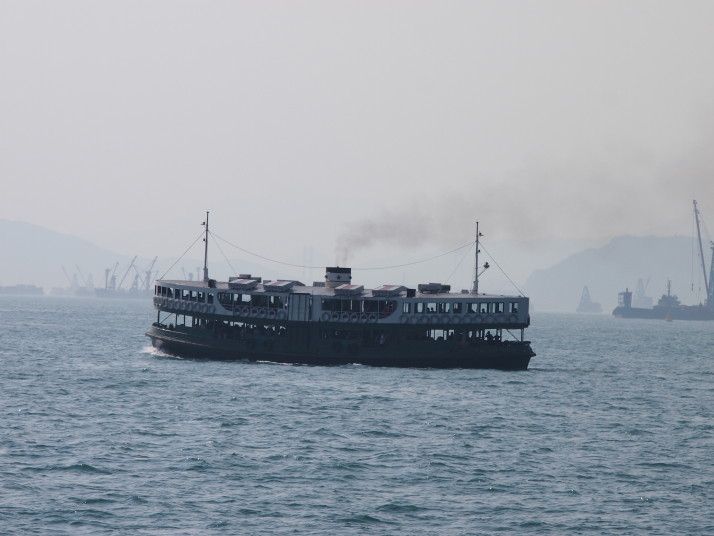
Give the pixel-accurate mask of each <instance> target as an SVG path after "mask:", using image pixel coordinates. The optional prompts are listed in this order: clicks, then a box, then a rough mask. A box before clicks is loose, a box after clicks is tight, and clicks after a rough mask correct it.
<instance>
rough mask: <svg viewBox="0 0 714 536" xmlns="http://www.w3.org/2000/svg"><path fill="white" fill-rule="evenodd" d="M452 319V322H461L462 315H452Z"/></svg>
mask: <svg viewBox="0 0 714 536" xmlns="http://www.w3.org/2000/svg"><path fill="white" fill-rule="evenodd" d="M450 320H451V323H452V324H461V317H460V316H456V315H454V316H452V317H451V319H450Z"/></svg>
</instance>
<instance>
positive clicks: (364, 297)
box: [146, 214, 535, 370]
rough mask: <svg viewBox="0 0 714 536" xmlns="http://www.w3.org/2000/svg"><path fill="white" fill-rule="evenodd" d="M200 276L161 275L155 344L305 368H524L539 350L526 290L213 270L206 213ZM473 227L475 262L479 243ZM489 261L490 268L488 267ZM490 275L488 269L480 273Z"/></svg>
mask: <svg viewBox="0 0 714 536" xmlns="http://www.w3.org/2000/svg"><path fill="white" fill-rule="evenodd" d="M206 216H207V217H206V221H205V222H204V225H205V228H206V231H205V232H206V235H205V239H204V242H205V248H206V250H205V255H204V268H203V273H204V278H203V281H183V280H158V281H156V282H155V286H154V296H153V303H154V307H155V309H156V311H157V317H156V321H155V322H154V323H153V324H152V326H151V328H150V329H149V331H148V332H147V334H146V335H147V336H148V337H149V338H150V339H151V342H152V345H153V346H154V347H155V348H157V349H159V350H161V351H163V352H166V353H168V354H171V355H175V356H179V357H185V358H194V359H217V360H249V361H267V362H277V363H291V364H303V365H345V364H361V365H371V366H388V367H433V368H470V369H500V370H526V369H527V368H528V364H529V362H530V359H531V358H532V357H533V356H535V353H534V352H533V350H532V349H531V345H530V341H527V340H525V338H524V332H525V329H526V328H527V327H528V326H529V325H530V316H529V312H528V306H529V299H528V298H527V297H525V296H520V295H515V296H503V295H490V294H482V293H479V292H478V276H479V274H478V269H476V270H475V278H474V285H473V288H472V289H471V290H464V291H461V292H453V291H452V290H451V287H450V286H449V285H445V284H441V283H424V284H419V285H417V286H416V288H408V287H405V286H402V285H391V284H385V285H380V286H378V287H376V288H372V289H365V288H364V286H363V285H360V284H358V283H355V282H353V280H352V270H351V268H349V267H340V266H332V267H327V268H326V270H325V280H324V282H322V281H320V282H316V283H314V284H313V285H311V286H308V285H305V284H303V283H301V282H299V281H295V280H290V279H286V280H271V281H268V280H263V279H262V278H261V277H259V276H254V275H251V274H241V275H239V276H237V277H231V278H229V279H228V281H216V280H214V279H210V278H209V277H208V268H207V265H206V260H207V258H208V249H207V248H208V214H207V215H206ZM479 236H482V235H480V233H479V232H478V225H477V231H476V266H478V252H479V250H478V241H479ZM487 267H488V263H486V264H485V265H484V269H485V268H487ZM482 273H483V272H482Z"/></svg>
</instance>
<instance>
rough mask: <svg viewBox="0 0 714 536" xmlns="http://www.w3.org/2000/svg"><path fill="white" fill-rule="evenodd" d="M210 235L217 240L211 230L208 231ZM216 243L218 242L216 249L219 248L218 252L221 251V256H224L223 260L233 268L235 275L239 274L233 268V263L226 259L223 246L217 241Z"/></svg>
mask: <svg viewBox="0 0 714 536" xmlns="http://www.w3.org/2000/svg"><path fill="white" fill-rule="evenodd" d="M208 234H209V235H211V237H213V238H217V237H216V236H214V234H213V232H212V231H210V230H209V231H208ZM215 242H216V247H217V248H218V251H220V252H221V255H223V258H224V259H225V261H226V263H228V266H230V268H231V270H233V273H234V274H237V273H238V271H237V270H236V269H235V268H234V267H233V265H232V264H231V261H229V260H228V257H226V254H225V253H224V252H223V249H221V246H220V244H219V243H218V241H217V240H216V241H215Z"/></svg>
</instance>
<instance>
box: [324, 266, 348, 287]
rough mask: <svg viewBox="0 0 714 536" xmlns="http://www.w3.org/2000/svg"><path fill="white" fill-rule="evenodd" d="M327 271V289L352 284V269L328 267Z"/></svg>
mask: <svg viewBox="0 0 714 536" xmlns="http://www.w3.org/2000/svg"><path fill="white" fill-rule="evenodd" d="M325 271H326V273H325V286H326V287H327V288H335V287H339V286H340V285H349V284H351V283H352V268H340V267H338V266H328V267H327V268H326V269H325Z"/></svg>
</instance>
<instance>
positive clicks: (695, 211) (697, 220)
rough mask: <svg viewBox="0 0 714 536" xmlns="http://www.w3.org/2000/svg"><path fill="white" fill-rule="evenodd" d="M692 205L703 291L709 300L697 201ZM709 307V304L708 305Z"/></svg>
mask: <svg viewBox="0 0 714 536" xmlns="http://www.w3.org/2000/svg"><path fill="white" fill-rule="evenodd" d="M692 203H694V221H695V222H696V224H697V239H698V240H699V258H700V259H701V260H702V272H703V273H704V289H705V290H706V293H707V299H709V283H710V281H709V280H708V279H707V267H706V263H705V262H704V248H703V247H702V232H701V231H700V229H699V209H698V208H697V201H696V200H694V201H692ZM710 305H711V304H710Z"/></svg>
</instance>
